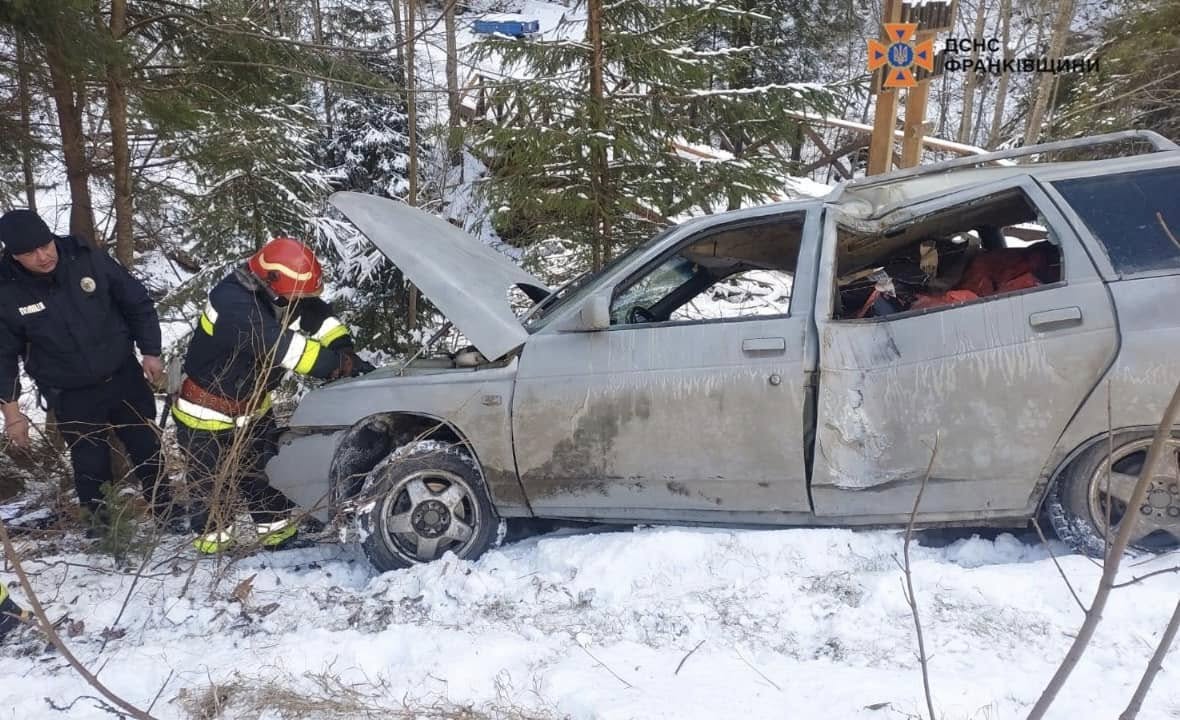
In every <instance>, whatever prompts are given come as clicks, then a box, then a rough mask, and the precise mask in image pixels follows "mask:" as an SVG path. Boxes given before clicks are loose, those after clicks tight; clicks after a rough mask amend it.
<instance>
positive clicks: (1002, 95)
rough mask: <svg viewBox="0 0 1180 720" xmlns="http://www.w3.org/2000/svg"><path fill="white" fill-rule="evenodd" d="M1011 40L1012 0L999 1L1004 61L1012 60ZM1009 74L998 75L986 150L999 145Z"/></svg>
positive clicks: (1006, 100) (993, 148)
mask: <svg viewBox="0 0 1180 720" xmlns="http://www.w3.org/2000/svg"><path fill="white" fill-rule="evenodd" d="M1011 39H1012V0H1000V42H1002V43H1004V59H1005V60H1011V59H1012V51H1011V50H1010V49H1009V48H1008V43H1009V42H1010V41H1011ZM1010 78H1011V74H1010V73H1000V84H999V86H998V87H997V88H996V107H995V109H994V110H993V111H992V127H991V131H990V132H989V133H988V137H987V148H988V149H989V150H995V149H996V147H997V146H998V145H999V144H1000V128H1001V127H1002V126H1003V123H1004V103H1006V102H1008V81H1009V79H1010Z"/></svg>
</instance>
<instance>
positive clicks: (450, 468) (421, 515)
mask: <svg viewBox="0 0 1180 720" xmlns="http://www.w3.org/2000/svg"><path fill="white" fill-rule="evenodd" d="M376 472H377V473H378V477H377V478H375V480H376V484H375V485H374V490H373V491H372V493H371V497H373V498H375V502H373V503H371V504H370V505H369V506H368V507H366V509H365V510H363V511H362V512H361V513H360V516H359V518H358V519H359V521H360V525H361V529H362V531H363V532H362V535H363V537H364V540H363V541H362V547H364V550H365V554H366V555H368V557H369V560H370V561H371V562H372V563H373V565H374V567H376V568H377V569H378V570H380V571H382V572H385V571H388V570H397V569H401V568H407V567H410V566H411V565H417V564H421V563H427V562H430V561H432V560H435V559H437V558H440V557H442V556H443V554H444V553H446V552H448V551H449V552H453V553H455V555H456V556H457V557H460V558H464V559H469V560H471V559H475V558H477V557H479V555H480V554H481V553H483V551H484V550H486V549H487V547H488V545H489V544H490V543H491V541H492V538H493V535H494V533H495V529H496V526H497V524H498V519H497V517H496V513H495V510H494V509H493V508H492V504H491V500H490V498H489V496H488V492H487V487H486V485H485V484H484V481H483V476H482V474H481V473H480V471H479V469H478V468H477V466H476V463H475V461H474V460H473V459H472V458H471V456H470V455H468V454H467V453H465V452H464V451H463V450H462V449H460V448H457V447H451V446H447V445H443V444H441V443H434V442H427V443H420V444H419V445H418V446H414V447H411V448H401V449H399V451H398V452H396V453H395V455H394V457H393V458H391V459H390V460H389V461H388V462H386V463H384V464H383V465H382V466H381V467H379V468H378V470H377V471H376Z"/></svg>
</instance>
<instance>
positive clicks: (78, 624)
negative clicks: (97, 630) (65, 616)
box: [66, 620, 86, 637]
mask: <svg viewBox="0 0 1180 720" xmlns="http://www.w3.org/2000/svg"><path fill="white" fill-rule="evenodd" d="M85 630H86V623H84V622H82V621H81V620H71V621H70V622H69V624H68V625H66V635H67V636H69V637H78V636H79V635H81V634H82V633H83V632H84V631H85Z"/></svg>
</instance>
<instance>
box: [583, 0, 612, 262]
mask: <svg viewBox="0 0 1180 720" xmlns="http://www.w3.org/2000/svg"><path fill="white" fill-rule="evenodd" d="M587 6H588V13H589V18H588V21H587V28H586V31H587V33H588V34H589V41H590V131H591V132H592V133H593V140H591V141H590V164H591V169H590V195H591V198H593V203H594V235H593V239H592V244H591V250H590V256H591V263H592V266H593V268H594V269H595V270H599V269H601V268H602V266H603V264H604V263H605V262H606V259H607V253H609V247H610V217H609V215H608V213H607V203H606V193H607V192H608V187H607V185H608V179H607V172H608V170H607V164H606V163H607V160H606V141H605V140H604V139H603V137H602V132H603V131H604V130H605V128H606V114H605V111H604V107H603V106H604V103H605V91H604V89H603V82H602V66H603V50H602V0H589V2H588V3H587Z"/></svg>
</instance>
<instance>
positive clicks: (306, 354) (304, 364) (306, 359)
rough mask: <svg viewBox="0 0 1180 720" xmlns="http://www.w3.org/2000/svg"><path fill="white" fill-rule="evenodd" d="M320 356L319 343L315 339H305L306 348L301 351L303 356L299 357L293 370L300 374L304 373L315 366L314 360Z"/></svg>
mask: <svg viewBox="0 0 1180 720" xmlns="http://www.w3.org/2000/svg"><path fill="white" fill-rule="evenodd" d="M319 356H320V344H319V343H318V342H316V341H315V340H308V341H307V349H306V350H304V351H303V356H302V357H300V358H299V363H298V364H296V365H295V367H294V368H293V370H295V372H297V373H299V374H300V375H306V374H308V373H309V372H311V369H312V368H313V367H315V361H316V359H317V358H319Z"/></svg>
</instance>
